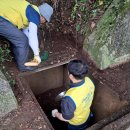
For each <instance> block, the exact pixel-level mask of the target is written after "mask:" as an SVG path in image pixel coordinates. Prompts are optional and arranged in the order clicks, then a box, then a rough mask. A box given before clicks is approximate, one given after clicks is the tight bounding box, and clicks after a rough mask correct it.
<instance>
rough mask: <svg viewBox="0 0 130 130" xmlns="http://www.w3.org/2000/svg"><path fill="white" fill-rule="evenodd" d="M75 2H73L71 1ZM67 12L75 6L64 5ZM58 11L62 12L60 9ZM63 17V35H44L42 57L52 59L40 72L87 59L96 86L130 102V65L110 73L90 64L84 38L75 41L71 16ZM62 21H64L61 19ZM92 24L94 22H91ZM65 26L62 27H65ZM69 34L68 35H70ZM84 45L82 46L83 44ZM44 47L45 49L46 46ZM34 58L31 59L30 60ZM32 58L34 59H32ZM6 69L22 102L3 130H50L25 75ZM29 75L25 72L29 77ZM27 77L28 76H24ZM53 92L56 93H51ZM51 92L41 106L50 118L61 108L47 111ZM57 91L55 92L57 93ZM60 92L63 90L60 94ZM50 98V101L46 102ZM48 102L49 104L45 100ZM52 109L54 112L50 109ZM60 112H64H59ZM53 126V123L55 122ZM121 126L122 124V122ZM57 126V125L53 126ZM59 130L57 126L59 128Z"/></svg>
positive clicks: (11, 67)
mask: <svg viewBox="0 0 130 130" xmlns="http://www.w3.org/2000/svg"><path fill="white" fill-rule="evenodd" d="M70 2H71V1H70ZM60 4H61V5H62V6H63V7H64V8H62V9H60V10H59V12H60V11H62V10H65V7H68V9H69V8H70V7H69V6H70V5H71V3H69V2H64V3H60ZM56 9H57V10H58V8H56ZM59 16H60V14H59V13H57V16H55V17H56V18H57V17H58V18H61V17H62V21H61V22H59V21H58V20H57V21H56V23H57V24H56V28H58V27H59V26H60V27H61V28H60V30H62V31H63V32H62V33H61V32H60V33H57V32H56V31H54V30H51V29H50V30H51V31H49V32H48V33H46V35H45V34H42V36H41V38H43V36H45V38H46V40H42V42H41V45H40V46H41V53H42V52H43V51H48V52H49V59H48V60H47V61H44V62H42V63H41V64H40V66H39V68H44V67H47V66H51V65H57V64H60V63H61V62H67V61H69V60H71V59H75V58H81V59H85V60H86V61H87V63H88V66H89V76H90V77H91V78H92V79H93V81H94V83H95V86H98V84H101V85H102V87H104V86H108V87H110V88H111V89H112V90H114V91H115V92H116V93H117V94H118V95H119V97H120V99H121V100H126V101H128V102H129V101H130V62H127V63H125V64H122V65H120V66H116V67H113V68H108V69H106V70H103V71H101V70H99V69H98V68H97V67H96V65H95V64H94V63H93V62H92V61H91V60H90V58H89V56H88V55H87V54H83V55H81V54H82V52H81V48H82V44H81V43H82V40H83V39H82V38H81V39H80V36H79V37H78V39H76V40H74V39H75V38H73V35H75V34H73V35H71V33H70V32H71V31H72V32H73V30H69V29H71V28H70V24H71V23H70V22H71V21H70V22H68V21H66V18H67V14H65V17H64V14H63V15H62V16H61V17H59ZM59 20H60V19H59ZM90 22H91V21H90ZM61 25H62V26H61ZM67 32H68V33H67ZM79 42H80V44H79ZM43 43H44V45H43ZM30 57H31V56H30ZM31 58H32V57H31ZM6 67H7V68H8V70H9V72H10V74H11V75H12V77H14V78H15V79H16V85H15V86H14V87H13V88H12V89H13V91H14V94H15V96H16V99H17V101H18V105H19V106H18V109H17V110H14V111H13V112H11V113H9V114H8V115H7V116H6V117H4V118H3V119H0V130H50V128H49V127H48V124H47V122H48V119H46V116H44V117H43V116H42V114H43V113H42V112H41V110H40V108H39V107H38V104H37V102H36V99H34V98H33V96H32V94H31V92H30V91H29V90H28V88H26V87H25V86H26V85H23V87H21V86H22V85H21V81H20V80H21V78H20V77H19V76H18V75H20V74H23V73H21V72H19V71H18V69H17V67H16V64H15V63H12V62H11V63H6ZM26 74H28V72H25V75H26ZM23 75H24V74H23ZM51 91H52V90H51ZM51 91H48V92H46V93H45V95H46V96H45V95H43V96H41V99H40V100H39V99H38V97H37V99H38V100H39V103H40V102H41V101H42V100H44V104H43V106H42V107H43V108H44V109H45V112H46V114H48V115H47V116H48V117H50V116H51V115H50V111H51V109H52V108H54V107H56V106H58V105H59V104H54V103H53V104H51V105H52V106H48V107H45V105H46V104H49V102H48V101H52V98H51V96H49V95H50V93H52V92H51ZM54 91H55V92H54ZM58 91H59V90H58ZM53 93H57V90H53ZM46 97H48V98H46ZM45 99H48V100H45ZM49 107H50V108H49ZM59 109H60V108H59ZM125 120H127V119H125ZM52 122H53V121H52ZM54 123H57V124H60V123H61V122H59V121H58V120H56V121H54ZM119 123H121V120H119ZM52 125H53V126H54V124H52ZM62 126H64V128H65V127H66V126H65V125H64V124H61V125H59V128H58V129H57V130H61V127H62ZM56 127H57V126H56Z"/></svg>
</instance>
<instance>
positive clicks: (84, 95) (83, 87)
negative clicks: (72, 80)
mask: <svg viewBox="0 0 130 130" xmlns="http://www.w3.org/2000/svg"><path fill="white" fill-rule="evenodd" d="M71 87H72V86H71ZM94 90H95V87H94V84H93V83H92V81H91V80H90V78H88V77H86V78H85V79H84V80H83V81H82V82H80V84H77V85H76V84H75V85H73V87H72V88H70V89H69V90H68V91H67V93H66V95H65V96H68V97H69V98H71V99H72V100H73V102H74V104H75V105H76V106H75V107H76V109H75V111H74V117H73V118H72V119H71V120H70V121H69V123H70V124H72V125H80V124H83V123H84V122H85V121H86V120H87V119H88V117H89V114H90V107H91V104H92V101H93V95H94ZM68 97H67V98H68Z"/></svg>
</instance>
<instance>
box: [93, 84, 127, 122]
mask: <svg viewBox="0 0 130 130" xmlns="http://www.w3.org/2000/svg"><path fill="white" fill-rule="evenodd" d="M126 105H128V102H127V101H121V100H120V98H119V95H118V94H117V93H116V92H115V91H113V90H112V89H110V88H109V87H107V86H103V85H102V84H100V85H99V86H97V87H96V91H95V96H94V101H93V105H92V111H93V113H94V118H95V121H96V122H97V121H100V120H102V119H104V118H107V117H108V116H110V115H112V113H114V112H117V111H119V110H120V109H121V108H123V107H125V106H126Z"/></svg>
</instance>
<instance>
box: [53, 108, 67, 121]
mask: <svg viewBox="0 0 130 130" xmlns="http://www.w3.org/2000/svg"><path fill="white" fill-rule="evenodd" d="M52 116H53V117H56V118H58V119H59V120H61V121H65V122H69V120H66V119H64V118H63V116H62V113H60V112H58V110H57V109H54V110H52Z"/></svg>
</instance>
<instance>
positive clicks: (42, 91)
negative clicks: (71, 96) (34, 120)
mask: <svg viewBox="0 0 130 130" xmlns="http://www.w3.org/2000/svg"><path fill="white" fill-rule="evenodd" d="M25 79H26V81H27V82H28V84H29V87H30V88H31V90H32V91H33V93H34V95H35V97H36V99H37V101H38V102H39V104H40V106H41V108H42V109H43V111H44V112H45V114H46V116H47V118H48V119H49V121H50V122H51V124H52V126H53V128H54V129H56V130H61V129H62V130H67V125H66V123H64V122H61V121H59V120H58V119H56V118H53V117H52V116H51V111H52V110H53V109H55V108H57V109H58V110H60V101H59V100H55V98H56V96H57V95H58V94H59V93H60V92H62V91H65V90H66V89H67V88H68V84H69V79H68V72H67V67H66V65H61V66H58V67H54V68H51V69H46V70H44V71H41V72H38V73H35V74H32V75H29V76H26V77H25Z"/></svg>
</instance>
